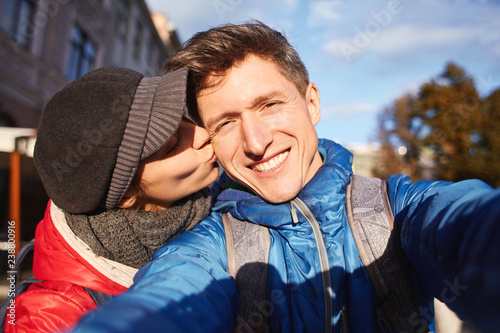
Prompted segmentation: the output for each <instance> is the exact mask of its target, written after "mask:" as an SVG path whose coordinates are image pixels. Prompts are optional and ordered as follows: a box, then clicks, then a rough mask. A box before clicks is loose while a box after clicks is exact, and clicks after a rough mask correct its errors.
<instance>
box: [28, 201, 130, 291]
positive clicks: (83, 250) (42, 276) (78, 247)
mask: <svg viewBox="0 0 500 333" xmlns="http://www.w3.org/2000/svg"><path fill="white" fill-rule="evenodd" d="M35 239H36V241H35V254H34V261H33V274H34V275H35V278H36V279H38V280H52V281H67V282H71V283H74V284H76V285H80V286H83V287H86V288H91V289H94V290H98V291H102V292H105V293H107V294H111V295H117V294H120V293H122V292H124V291H125V290H127V289H128V287H130V285H131V284H132V282H133V280H132V279H133V276H134V274H135V273H136V272H137V269H135V268H132V267H128V266H125V265H122V264H120V263H117V262H114V261H112V260H108V259H105V258H102V257H99V256H97V255H96V254H94V253H93V252H92V251H91V250H90V248H89V247H88V246H87V245H86V244H85V243H83V241H81V240H80V239H79V238H77V237H76V235H74V234H73V232H72V231H71V230H70V229H69V227H68V225H67V224H66V221H65V217H64V213H63V212H62V210H60V209H59V208H58V207H57V206H55V205H54V204H53V202H52V201H49V203H48V205H47V209H46V211H45V217H44V219H43V220H42V221H40V223H39V224H38V226H37V230H36V235H35Z"/></svg>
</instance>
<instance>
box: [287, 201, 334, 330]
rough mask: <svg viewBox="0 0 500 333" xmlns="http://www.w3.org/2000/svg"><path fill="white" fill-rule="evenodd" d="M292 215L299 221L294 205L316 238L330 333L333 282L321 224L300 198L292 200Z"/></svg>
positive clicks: (326, 319)
mask: <svg viewBox="0 0 500 333" xmlns="http://www.w3.org/2000/svg"><path fill="white" fill-rule="evenodd" d="M290 205H291V213H292V216H293V217H294V223H296V222H297V221H298V219H297V213H296V212H295V209H294V205H295V207H297V209H298V210H299V211H300V212H301V213H302V215H304V217H305V218H306V220H307V221H308V222H309V224H310V225H311V227H312V229H313V233H314V238H315V239H316V244H317V246H318V253H319V260H320V264H321V275H322V277H323V290H324V291H325V332H327V333H330V332H331V331H332V315H333V309H332V307H333V306H332V282H331V279H330V264H329V263H328V255H327V253H326V247H325V242H324V241H323V235H322V234H321V229H320V227H319V223H318V221H317V220H316V218H315V217H314V215H313V213H312V212H311V211H310V210H309V208H308V207H307V205H306V204H305V203H304V202H303V201H302V200H300V199H299V198H295V199H292V201H291V203H290Z"/></svg>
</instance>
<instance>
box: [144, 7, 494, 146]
mask: <svg viewBox="0 0 500 333" xmlns="http://www.w3.org/2000/svg"><path fill="white" fill-rule="evenodd" d="M146 4H147V5H148V7H149V9H150V10H151V11H154V12H160V13H162V14H165V15H166V16H167V17H169V19H170V21H171V22H172V23H173V24H174V25H175V26H176V28H177V32H178V35H179V37H180V39H181V41H182V42H184V41H185V40H187V39H188V38H189V37H191V36H192V35H193V34H194V33H196V32H197V31H202V30H207V29H209V28H211V27H214V26H218V25H221V24H224V23H243V22H245V21H247V20H249V19H258V20H261V21H263V22H264V23H266V24H268V25H269V26H271V27H273V28H275V29H277V30H280V31H282V32H284V33H285V35H286V36H287V37H288V39H289V40H290V42H291V44H292V45H293V46H294V47H295V48H296V49H297V51H298V52H299V55H300V56H301V58H302V60H303V61H304V63H305V65H306V67H307V68H308V70H309V74H310V79H311V81H313V82H315V83H316V84H317V85H318V87H319V91H320V95H321V110H322V117H321V121H320V123H319V124H318V125H317V126H316V129H317V131H318V135H319V137H322V138H329V139H333V140H336V141H338V142H341V143H342V144H353V143H371V142H374V140H375V136H376V128H377V125H376V117H377V113H378V112H380V111H381V110H382V109H383V108H385V107H387V106H389V105H390V104H391V103H392V102H393V101H394V100H395V99H396V98H398V97H400V96H401V95H403V94H404V93H407V92H416V91H417V90H418V87H419V86H420V85H421V84H422V83H423V82H426V81H428V80H430V79H431V78H433V77H435V76H437V75H438V74H440V73H441V72H442V71H443V69H444V66H445V64H446V63H447V62H449V61H453V62H455V63H456V64H458V65H459V66H461V67H463V68H465V70H466V71H467V72H468V73H469V74H470V75H471V76H472V77H473V78H474V80H475V83H476V87H477V88H478V90H479V92H480V94H481V95H486V94H489V93H490V92H491V91H493V90H494V89H497V88H500V1H498V0H475V1H474V0H367V1H354V0H344V1H343V0H309V1H306V0H275V1H272V2H271V1H269V0H253V1H250V0H183V1H178V0H175V1H174V0H146Z"/></svg>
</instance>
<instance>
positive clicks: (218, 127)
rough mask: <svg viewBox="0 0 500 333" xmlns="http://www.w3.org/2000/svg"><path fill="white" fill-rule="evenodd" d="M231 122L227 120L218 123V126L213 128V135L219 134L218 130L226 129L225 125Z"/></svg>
mask: <svg viewBox="0 0 500 333" xmlns="http://www.w3.org/2000/svg"><path fill="white" fill-rule="evenodd" d="M230 123H231V122H230V121H229V120H228V121H224V122H222V123H220V124H219V125H217V127H216V128H215V133H217V132H219V131H220V130H222V129H224V127H226V126H227V125H229V124H230Z"/></svg>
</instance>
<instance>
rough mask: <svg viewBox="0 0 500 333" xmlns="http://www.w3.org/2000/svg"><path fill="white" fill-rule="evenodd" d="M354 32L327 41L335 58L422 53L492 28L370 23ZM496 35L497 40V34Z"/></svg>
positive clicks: (474, 37)
mask: <svg viewBox="0 0 500 333" xmlns="http://www.w3.org/2000/svg"><path fill="white" fill-rule="evenodd" d="M373 22H375V21H373ZM355 32H356V33H355V34H354V35H353V36H351V37H349V38H344V39H335V40H331V41H329V42H327V43H326V44H325V45H324V49H325V50H326V51H327V52H328V53H330V54H332V55H334V56H336V57H340V58H344V59H345V60H352V59H353V58H355V57H356V56H358V55H360V54H364V53H366V52H376V53H377V54H380V55H382V56H394V55H401V54H404V53H407V52H414V51H417V50H418V51H419V52H423V51H425V50H429V49H436V48H441V49H442V48H445V47H450V46H454V45H465V44H466V43H470V42H472V41H474V40H476V41H481V39H483V40H485V39H486V38H487V37H486V36H489V35H490V34H489V28H488V30H485V29H484V28H481V27H476V26H461V27H421V26H415V25H399V26H396V27H394V28H387V29H384V28H383V27H381V26H379V27H378V28H376V24H375V23H372V24H371V25H370V24H367V25H366V26H365V27H363V28H359V27H358V28H355ZM489 38H491V37H489ZM494 38H496V39H498V37H494Z"/></svg>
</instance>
